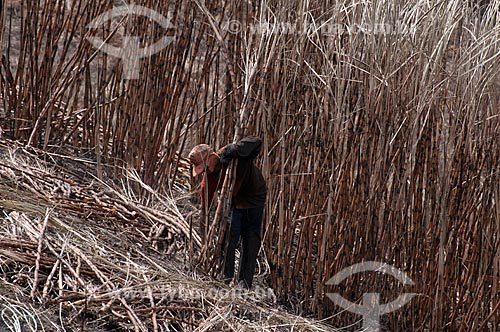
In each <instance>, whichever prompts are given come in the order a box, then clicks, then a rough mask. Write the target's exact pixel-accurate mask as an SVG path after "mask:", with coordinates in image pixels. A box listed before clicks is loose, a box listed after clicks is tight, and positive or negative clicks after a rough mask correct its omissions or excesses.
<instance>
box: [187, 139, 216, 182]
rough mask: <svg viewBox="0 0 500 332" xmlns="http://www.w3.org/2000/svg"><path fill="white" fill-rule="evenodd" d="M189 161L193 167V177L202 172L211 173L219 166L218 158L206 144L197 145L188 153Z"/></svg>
mask: <svg viewBox="0 0 500 332" xmlns="http://www.w3.org/2000/svg"><path fill="white" fill-rule="evenodd" d="M188 158H189V161H190V162H191V164H192V165H193V176H197V175H199V174H201V173H203V172H204V171H207V173H211V172H213V171H214V170H215V167H216V166H217V165H218V164H219V156H218V155H217V154H216V153H215V152H214V151H213V150H212V148H211V147H210V146H208V145H206V144H199V145H197V146H195V147H194V148H193V149H192V150H191V152H189V156H188Z"/></svg>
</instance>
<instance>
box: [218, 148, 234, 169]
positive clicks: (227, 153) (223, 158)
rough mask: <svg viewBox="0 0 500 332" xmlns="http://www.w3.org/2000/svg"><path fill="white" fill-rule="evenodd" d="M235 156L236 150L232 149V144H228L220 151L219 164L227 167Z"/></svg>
mask: <svg viewBox="0 0 500 332" xmlns="http://www.w3.org/2000/svg"><path fill="white" fill-rule="evenodd" d="M235 156H236V149H235V148H234V144H232V143H231V144H228V145H226V147H225V148H223V149H222V151H221V153H220V155H219V158H220V163H221V164H222V165H227V164H229V163H230V162H231V160H232V159H233V158H234V157H235Z"/></svg>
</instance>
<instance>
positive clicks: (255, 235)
mask: <svg viewBox="0 0 500 332" xmlns="http://www.w3.org/2000/svg"><path fill="white" fill-rule="evenodd" d="M263 216H264V207H263V206H262V207H257V208H250V209H237V208H235V207H233V208H232V211H231V223H230V225H229V227H230V231H229V237H228V242H227V249H226V255H225V261H224V278H225V279H226V280H232V279H233V277H234V265H235V264H234V260H235V251H236V248H237V247H238V244H239V242H240V238H241V239H242V248H241V251H240V253H241V254H240V268H239V276H238V280H239V281H244V285H245V286H246V287H247V288H251V287H252V282H253V276H254V273H255V267H256V265H257V255H258V254H259V249H260V242H261V239H260V232H261V227H262V218H263Z"/></svg>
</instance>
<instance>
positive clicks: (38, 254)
mask: <svg viewBox="0 0 500 332" xmlns="http://www.w3.org/2000/svg"><path fill="white" fill-rule="evenodd" d="M48 221H49V209H48V208H47V210H46V211H45V218H44V220H43V224H42V225H41V227H40V235H39V237H38V248H37V252H36V261H35V277H34V281H33V287H32V288H31V294H30V295H31V298H32V299H33V300H34V299H35V293H36V288H37V286H38V273H39V272H40V258H41V254H42V246H43V237H44V235H45V229H46V228H47V223H48Z"/></svg>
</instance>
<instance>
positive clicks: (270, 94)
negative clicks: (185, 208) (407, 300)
mask: <svg viewBox="0 0 500 332" xmlns="http://www.w3.org/2000/svg"><path fill="white" fill-rule="evenodd" d="M17 2H18V3H19V6H18V7H17V8H16V9H12V10H11V9H7V10H4V13H3V26H4V27H6V28H5V29H4V30H3V39H4V44H3V45H4V52H3V54H4V57H3V58H2V67H1V73H2V76H1V83H2V86H1V88H2V91H1V93H2V99H1V102H2V107H3V112H2V113H3V118H2V119H1V122H2V129H3V134H4V135H5V136H8V137H11V138H15V139H17V140H19V141H21V142H24V143H26V144H27V145H29V146H33V147H37V148H40V149H41V150H44V151H47V152H51V153H62V152H61V151H71V153H72V154H74V155H75V156H86V157H87V158H89V159H92V160H94V161H95V164H94V165H93V166H92V167H93V172H94V174H95V176H96V179H105V178H106V177H107V176H108V177H111V178H114V177H116V178H120V177H121V176H123V172H124V171H123V170H124V169H129V168H131V169H134V170H135V172H136V173H137V178H138V180H140V181H134V182H133V183H131V184H130V188H128V191H129V192H134V193H135V195H137V197H140V199H139V198H138V200H139V201H140V200H147V199H152V198H151V197H155V195H159V194H155V193H162V195H164V193H171V192H174V193H178V192H183V190H187V188H184V187H182V183H184V182H183V181H185V179H184V180H183V179H180V178H181V177H182V176H183V175H182V171H181V170H182V167H180V166H181V165H182V163H183V159H182V158H183V157H184V153H185V150H186V149H187V148H188V147H190V146H192V145H193V144H196V143H198V142H208V143H210V144H212V145H213V146H214V148H218V147H219V146H221V145H223V144H226V143H227V142H229V141H230V140H231V139H232V138H233V136H234V134H235V133H234V128H235V124H236V122H237V119H238V118H239V116H240V115H241V114H244V115H245V118H246V121H244V122H243V123H241V125H242V126H243V127H244V128H245V130H246V132H247V133H251V134H255V135H259V136H261V137H262V138H263V140H264V150H263V154H262V159H261V160H260V161H259V162H260V163H261V165H262V169H263V170H264V173H265V175H266V178H267V180H268V185H269V200H268V205H267V215H266V220H265V226H266V228H265V236H264V243H265V246H264V250H263V254H264V255H265V258H266V260H267V262H268V263H269V266H270V269H271V271H270V272H271V273H270V277H269V281H270V282H271V284H272V287H273V289H274V291H275V292H276V295H277V296H278V298H279V299H281V300H283V301H286V302H290V303H292V304H293V309H294V310H296V311H297V312H298V313H301V314H311V313H314V314H318V315H319V317H321V318H325V317H329V316H331V315H334V316H333V317H330V318H329V321H330V322H331V323H333V324H334V325H335V326H353V324H354V326H356V325H355V321H356V320H357V319H359V317H356V316H351V315H349V314H346V313H340V314H334V313H335V312H337V311H339V308H336V307H334V305H333V303H332V302H331V301H330V300H329V299H328V298H327V297H326V296H325V293H326V292H329V291H334V290H333V289H329V288H327V287H326V286H325V282H326V281H327V280H328V279H329V278H330V277H332V276H333V275H334V274H335V273H336V272H337V271H339V270H341V269H343V268H345V267H347V266H350V265H352V264H355V263H359V262H361V261H364V260H376V261H382V262H386V263H389V264H392V265H394V266H396V267H398V268H400V269H401V270H404V271H405V272H407V273H408V275H409V276H410V277H411V278H412V279H413V280H414V281H415V287H413V288H412V289H405V291H411V292H414V293H418V294H419V295H418V296H417V297H415V298H414V299H413V300H412V302H411V304H410V305H408V306H405V307H404V308H402V309H401V310H399V311H397V312H396V313H393V314H390V315H388V317H387V319H388V321H387V322H386V325H387V326H388V327H389V328H390V329H391V330H409V331H438V330H451V331H478V330H491V331H498V330H499V329H500V327H499V324H500V317H499V312H500V310H499V307H498V306H499V303H500V293H499V291H500V252H499V250H500V236H499V234H500V206H499V203H498V202H499V200H500V186H499V183H500V174H499V171H500V167H499V166H500V165H499V160H500V155H499V152H500V151H499V147H498V137H500V127H499V124H500V119H499V111H500V86H499V83H498V82H500V80H499V78H500V77H499V72H500V24H499V19H500V17H498V16H499V15H500V14H499V8H500V1H498V0H489V1H479V2H477V1H463V0H449V1H438V0H429V1H422V0H418V1H417V0H416V1H411V0H396V1H386V0H383V1H365V0H362V1H359V2H355V1H338V0H331V1H330V0H325V1H319V0H311V1H287V2H283V1H250V2H245V1H210V0H205V1H203V0H196V1H177V2H170V3H168V2H158V1H151V0H141V1H135V2H134V3H136V4H140V5H143V6H146V7H148V8H151V9H154V10H155V11H157V12H159V13H161V14H162V15H163V16H165V17H169V18H170V20H171V23H172V24H173V26H175V28H174V29H170V30H172V31H170V30H169V31H165V30H166V29H163V28H161V27H158V26H156V25H154V24H153V23H152V22H149V21H147V20H144V19H139V18H129V19H125V20H122V21H119V22H117V21H115V22H109V23H108V24H107V25H105V26H104V27H103V28H102V29H86V28H85V27H86V26H87V24H88V23H89V22H90V21H91V20H92V19H93V18H95V17H97V16H98V15H99V14H101V13H103V12H104V11H106V10H108V9H111V8H112V6H113V4H112V3H110V2H108V1H98V0H87V1H84V0H73V1H70V2H68V3H71V5H67V4H68V3H64V2H63V1H56V0H54V1H40V2H38V1H37V2H34V1H30V0H21V1H17ZM12 6H13V5H12ZM15 22H18V23H19V22H22V25H21V24H17V25H16V24H13V23H15ZM228 22H233V23H235V22H239V23H240V25H237V24H228ZM116 24H122V25H123V28H122V29H121V32H124V33H125V34H131V35H134V36H140V37H142V38H143V42H144V43H145V44H148V43H154V42H155V41H157V40H158V39H159V38H161V37H162V36H163V35H165V34H170V35H173V36H175V37H176V39H175V41H174V42H173V43H172V44H171V45H169V46H168V47H167V48H165V49H164V50H163V51H161V52H159V53H157V54H156V55H154V56H151V57H149V58H145V59H142V60H141V62H140V65H141V67H140V79H139V80H123V72H122V62H121V61H117V60H116V59H115V58H111V57H108V56H106V55H105V54H103V53H101V52H99V51H96V50H95V49H94V48H93V47H92V46H91V45H90V43H89V42H88V41H87V40H86V38H85V37H86V36H91V35H96V34H101V35H102V36H103V38H104V37H106V36H108V35H109V34H111V33H112V32H113V31H114V30H115V27H116V26H117V25H116ZM21 26H22V29H21ZM16 28H17V30H16ZM236 28H237V30H238V31H232V29H236ZM9 41H11V42H9ZM118 41H119V39H118ZM114 42H117V41H114ZM16 43H17V46H16V45H15V44H16ZM9 47H10V48H12V49H10V48H9ZM16 47H17V51H14V48H16ZM96 181H97V180H96ZM140 183H144V185H140ZM146 186H151V188H152V189H154V193H153V192H152V190H149V189H146ZM97 206H99V205H97ZM145 206H146V205H145ZM85 208H90V207H85ZM139 210H141V211H142V207H141V208H140V209H139ZM92 211H93V210H92ZM105 211H106V210H103V211H101V212H99V211H97V212H96V219H95V221H96V223H98V222H99V218H100V215H99V213H100V214H103V213H105ZM181 214H182V213H181ZM44 215H46V212H44V211H42V212H41V216H39V217H38V218H41V219H40V220H39V221H38V223H40V222H41V221H43V218H44V217H43V216H44ZM168 215H169V214H168V213H163V214H162V215H161V216H157V217H158V219H159V220H157V221H155V222H156V223H161V221H162V220H164V218H168ZM179 218H180V220H182V219H183V218H184V219H185V216H180V215H179ZM171 219H174V220H178V219H177V218H172V217H171ZM167 220H168V219H167ZM149 226H151V225H149ZM214 227H218V225H214ZM32 228H33V229H36V228H34V227H32ZM179 231H180V233H181V234H182V233H183V231H182V227H180V228H179ZM213 234H214V242H215V241H217V239H216V236H215V235H216V234H220V232H219V231H218V229H216V228H214V229H213ZM31 236H32V237H33V240H35V239H36V238H37V234H36V233H31ZM52 236H57V235H55V234H53V235H52ZM134 236H137V234H135V235H134ZM36 243H37V241H32V243H31V245H35V247H36ZM60 243H61V242H60ZM62 243H64V242H62ZM54 248H55V247H54ZM193 248H194V249H193V250H195V251H196V250H198V249H196V246H195V245H194V246H193ZM47 250H49V249H47ZM54 250H56V252H57V250H61V247H58V248H55V249H54ZM35 251H36V250H35ZM213 253H214V254H216V252H213ZM2 257H3V256H2ZM75 257H76V256H75ZM32 258H33V257H32ZM73 259H76V258H73ZM51 263H54V262H53V261H51ZM58 264H62V263H58ZM82 265H85V264H84V261H83V262H82ZM208 266H210V267H211V269H212V271H211V272H212V273H215V271H216V270H217V269H216V266H215V264H212V265H208ZM87 268H90V266H87ZM96 268H98V269H101V268H100V267H98V266H97V267H96ZM89 273H91V271H89ZM379 277H380V276H378V275H376V274H373V275H367V276H366V277H365V279H364V280H363V281H362V282H360V281H359V280H356V278H354V279H353V280H347V281H346V282H345V284H344V285H343V289H342V290H341V292H342V295H343V296H344V297H345V298H348V299H351V300H355V299H359V298H360V296H361V294H362V293H364V292H367V291H372V290H373V289H370V285H371V284H376V285H379V286H380V287H381V288H380V289H379V290H378V291H380V292H382V293H383V294H385V296H386V297H389V298H394V297H395V296H397V295H398V294H399V292H400V291H401V287H399V286H398V285H396V284H394V283H388V282H384V283H381V282H380V280H379V279H378V278H379ZM377 280H378V281H377ZM102 284H103V285H106V286H105V287H109V285H108V284H107V283H106V282H105V281H104V282H103V283H102ZM361 286H363V287H365V286H366V287H365V288H363V287H361ZM337 291H340V290H337ZM153 302H154V301H153Z"/></svg>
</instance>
